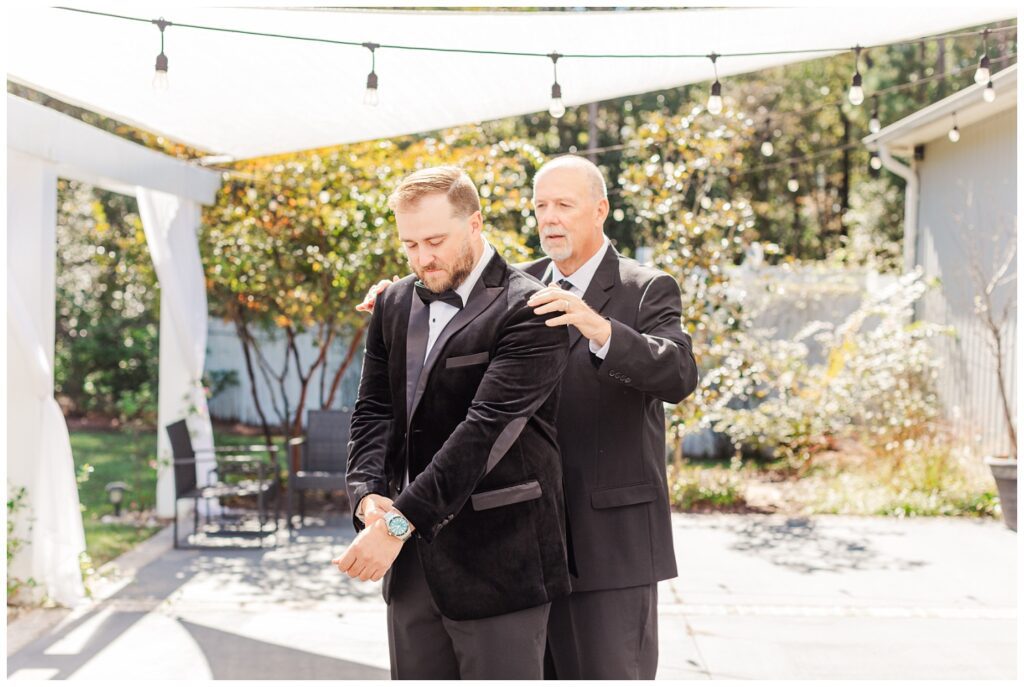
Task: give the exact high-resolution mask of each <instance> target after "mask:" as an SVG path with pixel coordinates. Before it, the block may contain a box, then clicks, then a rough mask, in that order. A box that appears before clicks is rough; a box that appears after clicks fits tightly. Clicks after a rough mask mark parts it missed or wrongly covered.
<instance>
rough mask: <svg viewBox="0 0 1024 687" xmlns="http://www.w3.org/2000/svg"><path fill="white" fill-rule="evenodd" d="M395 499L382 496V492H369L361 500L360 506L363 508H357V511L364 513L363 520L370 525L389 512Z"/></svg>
mask: <svg viewBox="0 0 1024 687" xmlns="http://www.w3.org/2000/svg"><path fill="white" fill-rule="evenodd" d="M393 504H394V501H392V500H391V499H389V498H388V497H387V496H381V495H380V494H367V495H366V496H364V497H363V499H362V501H360V502H359V506H358V508H361V509H362V510H358V509H357V510H356V513H358V514H360V515H362V518H361V519H362V521H363V522H364V523H366V526H367V527H369V526H370V525H372V524H373V523H375V522H377V521H378V520H381V519H383V517H384V514H385V513H387V512H388V511H389V510H390V509H391V506H392V505H393Z"/></svg>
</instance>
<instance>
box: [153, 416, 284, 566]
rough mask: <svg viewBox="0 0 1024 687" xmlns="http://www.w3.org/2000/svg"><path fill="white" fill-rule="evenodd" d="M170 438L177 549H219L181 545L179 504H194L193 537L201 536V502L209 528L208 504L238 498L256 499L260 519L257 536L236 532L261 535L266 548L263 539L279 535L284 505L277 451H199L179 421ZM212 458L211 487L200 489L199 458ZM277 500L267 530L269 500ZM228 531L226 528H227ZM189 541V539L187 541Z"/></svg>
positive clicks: (260, 448)
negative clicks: (281, 499) (197, 463)
mask: <svg viewBox="0 0 1024 687" xmlns="http://www.w3.org/2000/svg"><path fill="white" fill-rule="evenodd" d="M166 429H167V437H168V438H169V439H170V441H171V453H172V454H173V456H174V470H173V471H172V474H173V475H174V548H176V549H193V548H219V547H216V546H192V545H184V546H183V545H182V544H181V542H180V541H179V538H178V503H179V502H180V501H182V500H185V499H192V500H193V502H194V503H193V507H194V514H193V520H192V536H195V535H197V534H198V533H199V502H200V501H201V500H202V501H205V502H206V506H207V508H206V524H207V525H209V524H210V509H209V502H210V501H211V500H213V499H218V500H219V499H224V498H231V497H239V496H255V497H256V508H257V515H258V519H259V530H258V531H257V532H245V531H244V530H235V531H236V532H239V533H242V534H258V535H259V546H260V548H262V547H263V538H264V537H265V536H267V535H269V534H273V533H274V532H276V531H277V527H278V520H279V518H280V512H281V504H280V493H281V470H280V465H279V463H278V460H277V447H276V446H264V445H262V444H256V445H251V446H224V447H220V448H214V449H212V450H203V449H201V450H199V451H196V450H195V449H194V448H193V447H192V439H191V437H190V436H189V433H188V425H187V424H186V423H185V420H178V421H177V422H173V423H171V424H169V425H167V427H166ZM206 456H212V457H213V460H214V467H213V468H212V469H211V470H210V471H209V474H208V477H209V478H213V476H214V474H216V476H217V477H216V479H215V480H213V479H208V480H207V482H209V484H208V485H205V486H199V485H198V483H197V480H196V462H197V459H198V458H202V457H206ZM270 498H274V502H275V506H274V522H273V527H272V528H271V527H267V528H266V529H264V525H266V524H267V522H268V520H269V516H270V514H269V512H268V503H267V501H268V499H270ZM224 529H225V530H226V531H230V530H227V528H224ZM186 541H188V539H187V538H186Z"/></svg>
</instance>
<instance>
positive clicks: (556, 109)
mask: <svg viewBox="0 0 1024 687" xmlns="http://www.w3.org/2000/svg"><path fill="white" fill-rule="evenodd" d="M548 57H550V58H551V68H552V69H553V70H554V77H555V78H554V82H553V83H552V84H551V104H549V105H548V114H549V115H551V116H552V117H554V118H555V119H558V118H560V117H561V116H562V115H564V114H565V104H564V103H563V102H562V86H561V85H560V84H559V83H558V58H559V57H561V55H559V54H558V53H557V52H553V53H551V54H550V55H548Z"/></svg>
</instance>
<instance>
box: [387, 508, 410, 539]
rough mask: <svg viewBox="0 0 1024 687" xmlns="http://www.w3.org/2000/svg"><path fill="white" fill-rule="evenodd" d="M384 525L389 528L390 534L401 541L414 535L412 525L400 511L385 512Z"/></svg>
mask: <svg viewBox="0 0 1024 687" xmlns="http://www.w3.org/2000/svg"><path fill="white" fill-rule="evenodd" d="M384 525H385V526H386V527H387V528H388V534H390V535H391V536H392V537H395V538H396V539H399V540H401V541H406V540H407V539H409V537H411V536H412V527H411V526H410V525H409V521H408V520H407V519H406V518H405V516H404V515H402V514H401V513H399V512H398V511H394V510H393V511H388V512H387V513H385V514H384Z"/></svg>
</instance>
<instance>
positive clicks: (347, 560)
mask: <svg viewBox="0 0 1024 687" xmlns="http://www.w3.org/2000/svg"><path fill="white" fill-rule="evenodd" d="M404 543H405V542H403V541H402V540H401V539H399V538H398V537H393V536H391V535H390V534H388V530H387V526H386V525H385V524H384V521H383V520H378V521H376V522H374V524H373V525H372V526H370V527H367V528H366V529H365V530H363V531H362V532H360V533H359V535H358V536H356V538H355V541H353V542H352V545H351V546H349V547H348V549H347V550H346V551H345V553H344V554H343V555H342V556H341V557H340V558H335V559H334V560H333V561H331V563H333V564H334V565H336V566H338V570H340V571H341V572H343V573H346V574H347V575H348V576H349V577H356V578H359V579H360V580H362V581H363V582H366V581H367V580H373V581H374V582H376V581H377V580H379V579H380V578H382V577H384V573H386V572H387V571H388V570H389V569H390V568H391V565H392V564H393V563H394V562H395V559H396V558H398V554H399V552H400V551H401V550H402V544H404Z"/></svg>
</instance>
